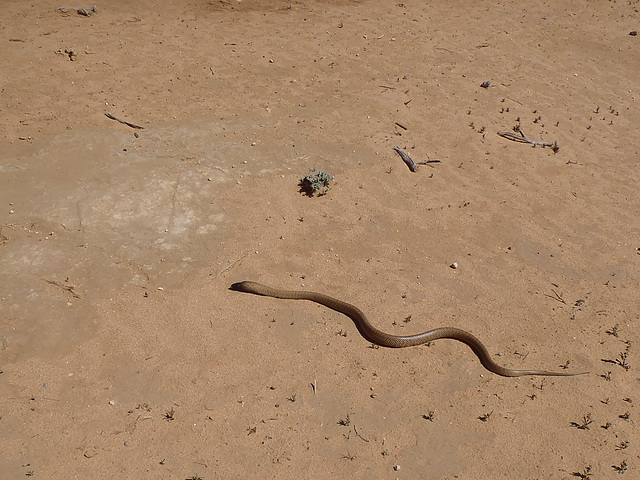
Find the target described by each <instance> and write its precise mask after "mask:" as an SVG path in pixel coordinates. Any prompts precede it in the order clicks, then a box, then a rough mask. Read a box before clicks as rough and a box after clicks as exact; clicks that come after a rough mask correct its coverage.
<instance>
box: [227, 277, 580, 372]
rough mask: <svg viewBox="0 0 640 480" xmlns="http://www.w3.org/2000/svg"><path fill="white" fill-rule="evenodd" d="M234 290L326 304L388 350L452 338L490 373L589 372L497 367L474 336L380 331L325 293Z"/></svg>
mask: <svg viewBox="0 0 640 480" xmlns="http://www.w3.org/2000/svg"><path fill="white" fill-rule="evenodd" d="M229 289H230V290H233V291H237V292H244V293H252V294H255V295H262V296H265V297H273V298H279V299H286V300H310V301H312V302H315V303H319V304H320V305H324V306H325V307H327V308H330V309H331V310H335V311H336V312H340V313H342V314H344V315H346V316H347V317H349V318H351V320H353V322H354V323H355V325H356V328H357V329H358V331H359V332H360V334H361V335H362V336H363V337H364V338H365V339H366V340H368V341H369V342H371V343H373V344H376V345H380V346H382V347H388V348H403V347H412V346H415V345H423V344H425V343H428V342H432V341H434V340H438V339H441V338H449V339H452V340H458V341H459V342H462V343H464V344H466V345H467V346H469V347H470V348H471V350H473V352H474V353H475V354H476V356H477V357H478V359H479V360H480V363H482V365H483V366H484V368H486V369H487V370H489V371H490V372H493V373H495V374H496V375H500V376H503V377H522V376H525V375H544V376H554V377H571V376H575V375H585V374H587V373H589V372H579V373H574V372H549V371H546V370H513V369H511V368H506V367H503V366H502V365H499V364H497V363H496V362H494V361H493V359H492V358H491V354H490V353H489V351H488V350H487V347H485V346H484V344H483V343H482V342H481V341H480V340H479V339H478V338H477V337H475V336H474V335H472V334H471V333H469V332H467V331H466V330H462V329H460V328H455V327H440V328H435V329H433V330H429V331H427V332H423V333H418V334H416V335H406V336H400V335H391V334H388V333H385V332H383V331H381V330H378V329H377V328H376V327H374V326H373V325H372V324H371V322H369V319H368V318H367V316H366V315H365V314H364V312H363V311H362V310H360V309H359V308H358V307H355V306H354V305H351V304H350V303H347V302H344V301H342V300H338V299H337V298H333V297H330V296H329V295H324V294H322V293H317V292H311V291H306V290H282V289H279V288H273V287H268V286H267V285H263V284H261V283H257V282H250V281H244V282H237V283H234V284H233V285H231V287H229Z"/></svg>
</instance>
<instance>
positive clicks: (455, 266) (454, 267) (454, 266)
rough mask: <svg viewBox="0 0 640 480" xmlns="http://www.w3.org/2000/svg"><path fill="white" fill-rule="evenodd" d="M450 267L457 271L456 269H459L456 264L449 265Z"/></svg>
mask: <svg viewBox="0 0 640 480" xmlns="http://www.w3.org/2000/svg"><path fill="white" fill-rule="evenodd" d="M449 267H450V268H452V269H454V270H455V269H456V268H458V264H457V263H456V262H453V263H452V264H451V265H449Z"/></svg>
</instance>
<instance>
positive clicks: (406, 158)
mask: <svg viewBox="0 0 640 480" xmlns="http://www.w3.org/2000/svg"><path fill="white" fill-rule="evenodd" d="M393 149H394V150H395V151H396V152H398V155H400V158H402V161H403V162H404V163H406V164H407V167H409V170H411V171H412V172H417V171H418V166H417V165H416V162H414V161H413V160H411V157H410V156H409V154H408V153H407V152H405V151H404V150H402V149H401V148H400V147H393Z"/></svg>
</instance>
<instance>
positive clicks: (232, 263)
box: [200, 252, 249, 288]
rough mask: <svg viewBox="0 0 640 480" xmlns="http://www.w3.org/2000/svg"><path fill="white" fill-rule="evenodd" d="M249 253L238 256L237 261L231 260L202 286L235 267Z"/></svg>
mask: <svg viewBox="0 0 640 480" xmlns="http://www.w3.org/2000/svg"><path fill="white" fill-rule="evenodd" d="M247 255H249V252H247V253H245V254H244V255H242V256H241V257H240V258H238V259H237V260H236V261H235V262H231V263H230V264H229V265H227V266H226V267H224V268H223V269H222V270H220V271H219V272H218V274H217V275H216V276H215V277H213V278H210V279H209V280H208V281H207V282H206V283H205V284H204V285H202V287H200V288H204V287H205V286H207V285H209V283H211V281H212V280H215V279H216V278H218V277H219V276H220V275H222V274H223V273H224V272H226V271H228V270H230V269H232V268H233V267H235V265H236V263H238V262H239V261H240V260H242V259H243V258H245V257H246V256H247Z"/></svg>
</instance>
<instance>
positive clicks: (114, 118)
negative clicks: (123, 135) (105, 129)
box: [105, 112, 144, 130]
mask: <svg viewBox="0 0 640 480" xmlns="http://www.w3.org/2000/svg"><path fill="white" fill-rule="evenodd" d="M105 115H106V116H107V118H110V119H111V120H115V121H117V122H120V123H123V124H125V125H126V126H128V127H131V128H137V129H139V130H144V127H141V126H140V125H136V124H135V123H131V122H127V121H126V120H120V119H119V118H118V117H114V116H113V115H111V114H110V113H109V112H107V113H105Z"/></svg>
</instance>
